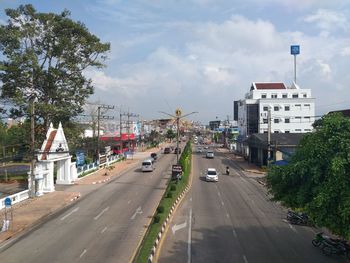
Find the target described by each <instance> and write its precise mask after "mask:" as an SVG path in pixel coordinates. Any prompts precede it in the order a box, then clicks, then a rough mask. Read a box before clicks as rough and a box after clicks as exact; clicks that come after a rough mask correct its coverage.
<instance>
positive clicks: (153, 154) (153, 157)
mask: <svg viewBox="0 0 350 263" xmlns="http://www.w3.org/2000/svg"><path fill="white" fill-rule="evenodd" d="M151 158H152V159H153V160H154V161H155V160H157V159H158V155H157V154H156V153H151Z"/></svg>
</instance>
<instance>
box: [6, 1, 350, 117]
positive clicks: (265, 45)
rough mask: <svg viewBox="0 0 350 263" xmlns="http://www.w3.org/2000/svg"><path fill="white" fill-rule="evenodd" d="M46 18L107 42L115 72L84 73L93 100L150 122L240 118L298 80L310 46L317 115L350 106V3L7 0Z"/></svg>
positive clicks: (308, 85) (306, 81)
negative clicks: (238, 108)
mask: <svg viewBox="0 0 350 263" xmlns="http://www.w3.org/2000/svg"><path fill="white" fill-rule="evenodd" d="M27 3H31V4H32V5H33V6H34V7H35V8H36V9H37V11H39V12H55V13H60V12H61V11H63V10H64V9H68V10H69V11H70V12H71V19H73V20H75V21H80V22H82V23H84V24H85V25H86V26H87V28H88V29H89V30H90V32H92V33H93V34H95V35H96V36H98V37H99V38H100V39H101V41H102V42H110V43H111V51H110V52H109V53H108V60H106V62H105V64H106V67H105V68H103V69H94V68H90V69H88V70H86V71H85V72H84V74H85V76H87V77H88V78H91V79H92V81H93V84H94V86H95V94H94V95H93V97H91V99H90V101H99V102H101V103H104V104H109V105H115V106H116V107H117V108H118V109H119V108H122V110H123V111H130V112H132V113H135V114H139V115H140V116H141V117H142V118H143V119H157V118H165V117H167V116H166V115H164V114H162V113H160V111H163V112H167V113H170V114H174V113H175V109H176V108H180V109H181V110H182V113H183V114H186V113H190V112H194V111H196V112H198V113H196V114H193V115H192V116H191V117H189V118H190V119H193V120H196V121H201V122H202V123H203V124H207V122H208V121H210V120H215V119H216V118H219V119H227V116H228V117H229V118H230V119H232V118H233V101H234V100H239V99H243V98H244V96H245V94H246V93H247V92H248V91H249V88H250V86H251V83H252V82H284V83H286V84H287V85H288V86H290V85H291V84H292V82H293V79H294V58H293V56H292V55H291V54H290V46H291V45H294V44H297V45H300V55H298V56H297V83H298V85H299V86H300V88H305V89H311V90H312V96H313V97H314V98H315V99H316V114H317V115H322V114H325V113H327V112H329V111H333V110H339V109H348V108H350V86H349V83H350V74H349V69H350V1H349V0H332V1H329V0H299V1H296V0H245V1H241V0H186V1H185V0H75V1H72V0H70V1H67V0H60V1H47V0H46V1H44V0H42V1H39V0H38V1H15V0H0V23H6V20H7V17H6V15H5V12H4V9H5V8H17V7H18V6H19V5H20V4H27Z"/></svg>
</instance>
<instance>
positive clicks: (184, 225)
mask: <svg viewBox="0 0 350 263" xmlns="http://www.w3.org/2000/svg"><path fill="white" fill-rule="evenodd" d="M186 226H187V220H186V221H185V222H183V223H182V224H178V225H177V224H175V225H173V227H172V228H171V231H173V235H175V232H176V231H178V230H180V229H182V228H185V227H186Z"/></svg>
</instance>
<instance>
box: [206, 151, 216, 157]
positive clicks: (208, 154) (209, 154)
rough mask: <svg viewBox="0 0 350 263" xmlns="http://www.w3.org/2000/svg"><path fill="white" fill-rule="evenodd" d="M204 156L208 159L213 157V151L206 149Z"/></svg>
mask: <svg viewBox="0 0 350 263" xmlns="http://www.w3.org/2000/svg"><path fill="white" fill-rule="evenodd" d="M206 157H207V158H209V159H213V158H214V152H213V151H207V154H206Z"/></svg>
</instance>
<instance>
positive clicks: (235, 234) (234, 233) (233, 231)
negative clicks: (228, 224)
mask: <svg viewBox="0 0 350 263" xmlns="http://www.w3.org/2000/svg"><path fill="white" fill-rule="evenodd" d="M232 233H233V235H234V236H235V238H238V236H237V232H236V230H234V229H232Z"/></svg>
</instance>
